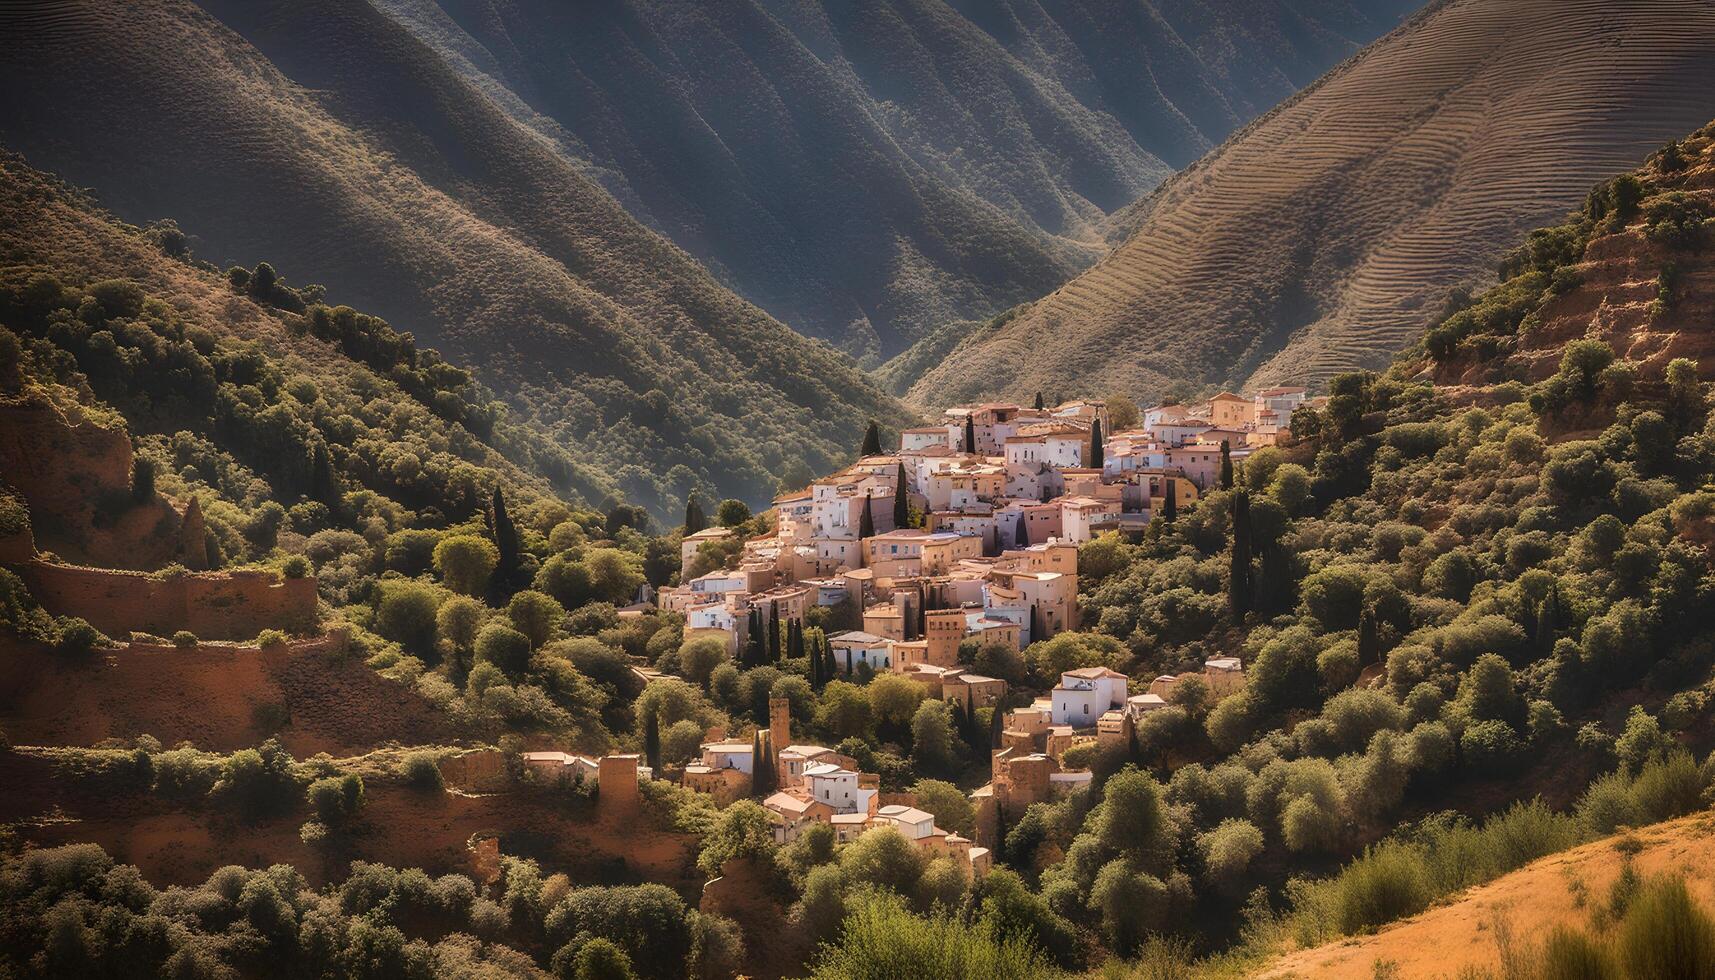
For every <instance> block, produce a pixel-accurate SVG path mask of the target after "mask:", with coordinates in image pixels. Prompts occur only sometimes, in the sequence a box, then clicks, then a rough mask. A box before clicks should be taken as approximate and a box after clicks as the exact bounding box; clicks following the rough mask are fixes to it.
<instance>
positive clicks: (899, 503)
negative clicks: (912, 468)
mask: <svg viewBox="0 0 1715 980" xmlns="http://www.w3.org/2000/svg"><path fill="white" fill-rule="evenodd" d="M893 526H894V527H896V528H900V527H910V526H911V502H910V501H909V500H907V499H906V497H905V464H904V463H900V464H899V478H898V482H897V483H895V484H894V486H893Z"/></svg>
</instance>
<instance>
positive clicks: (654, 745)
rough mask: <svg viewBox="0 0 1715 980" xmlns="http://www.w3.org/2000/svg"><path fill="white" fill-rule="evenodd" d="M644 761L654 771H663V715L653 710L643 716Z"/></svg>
mask: <svg viewBox="0 0 1715 980" xmlns="http://www.w3.org/2000/svg"><path fill="white" fill-rule="evenodd" d="M643 761H644V762H645V763H647V764H648V766H649V768H650V769H651V770H653V771H654V772H657V773H659V772H660V771H661V715H660V713H659V712H655V711H651V712H649V713H648V714H646V715H644V716H643Z"/></svg>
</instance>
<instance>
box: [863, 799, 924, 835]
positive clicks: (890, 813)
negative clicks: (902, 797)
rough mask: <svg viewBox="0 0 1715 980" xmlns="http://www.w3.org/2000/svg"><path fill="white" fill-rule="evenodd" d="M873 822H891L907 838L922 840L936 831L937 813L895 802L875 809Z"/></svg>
mask: <svg viewBox="0 0 1715 980" xmlns="http://www.w3.org/2000/svg"><path fill="white" fill-rule="evenodd" d="M871 823H872V824H881V823H889V824H892V825H893V826H894V827H897V828H898V829H899V832H900V833H901V834H904V835H905V837H906V839H907V840H922V839H923V838H925V837H928V836H929V835H930V834H933V833H934V832H935V815H934V814H933V813H929V812H927V811H924V810H919V809H917V808H916V807H913V806H903V805H901V804H898V803H893V804H890V805H888V806H884V807H882V808H881V809H879V810H877V811H875V817H874V818H873V819H872V820H871Z"/></svg>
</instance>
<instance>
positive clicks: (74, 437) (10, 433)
mask: <svg viewBox="0 0 1715 980" xmlns="http://www.w3.org/2000/svg"><path fill="white" fill-rule="evenodd" d="M0 473H4V474H5V475H6V482H7V483H10V484H11V485H12V486H14V487H17V488H18V490H19V492H21V493H22V494H23V495H24V499H25V500H27V501H29V502H30V508H31V510H32V511H34V512H36V513H38V514H51V513H73V512H77V511H80V510H81V509H82V507H83V506H84V501H85V500H86V499H88V498H94V497H97V496H100V495H102V494H106V493H125V492H126V491H127V490H129V489H130V486H131V437H130V436H128V435H126V434H125V430H124V429H122V428H115V429H105V428H102V427H100V426H98V425H96V424H95V423H94V422H89V421H84V420H81V419H79V420H73V419H69V418H67V417H66V416H65V414H63V413H62V412H61V411H60V410H59V408H57V407H56V406H55V405H54V404H53V403H52V402H50V401H48V400H47V399H46V398H42V397H34V398H31V397H25V398H18V399H7V400H0Z"/></svg>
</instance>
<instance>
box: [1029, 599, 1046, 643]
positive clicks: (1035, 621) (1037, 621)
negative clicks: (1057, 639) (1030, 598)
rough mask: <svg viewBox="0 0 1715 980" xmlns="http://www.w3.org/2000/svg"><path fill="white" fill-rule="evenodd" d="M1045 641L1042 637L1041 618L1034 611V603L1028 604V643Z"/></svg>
mask: <svg viewBox="0 0 1715 980" xmlns="http://www.w3.org/2000/svg"><path fill="white" fill-rule="evenodd" d="M1044 639H1046V637H1044V636H1043V635H1042V616H1041V615H1040V614H1039V613H1037V611H1036V603H1034V602H1033V603H1031V604H1030V642H1032V643H1037V642H1040V641H1041V640H1044Z"/></svg>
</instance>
